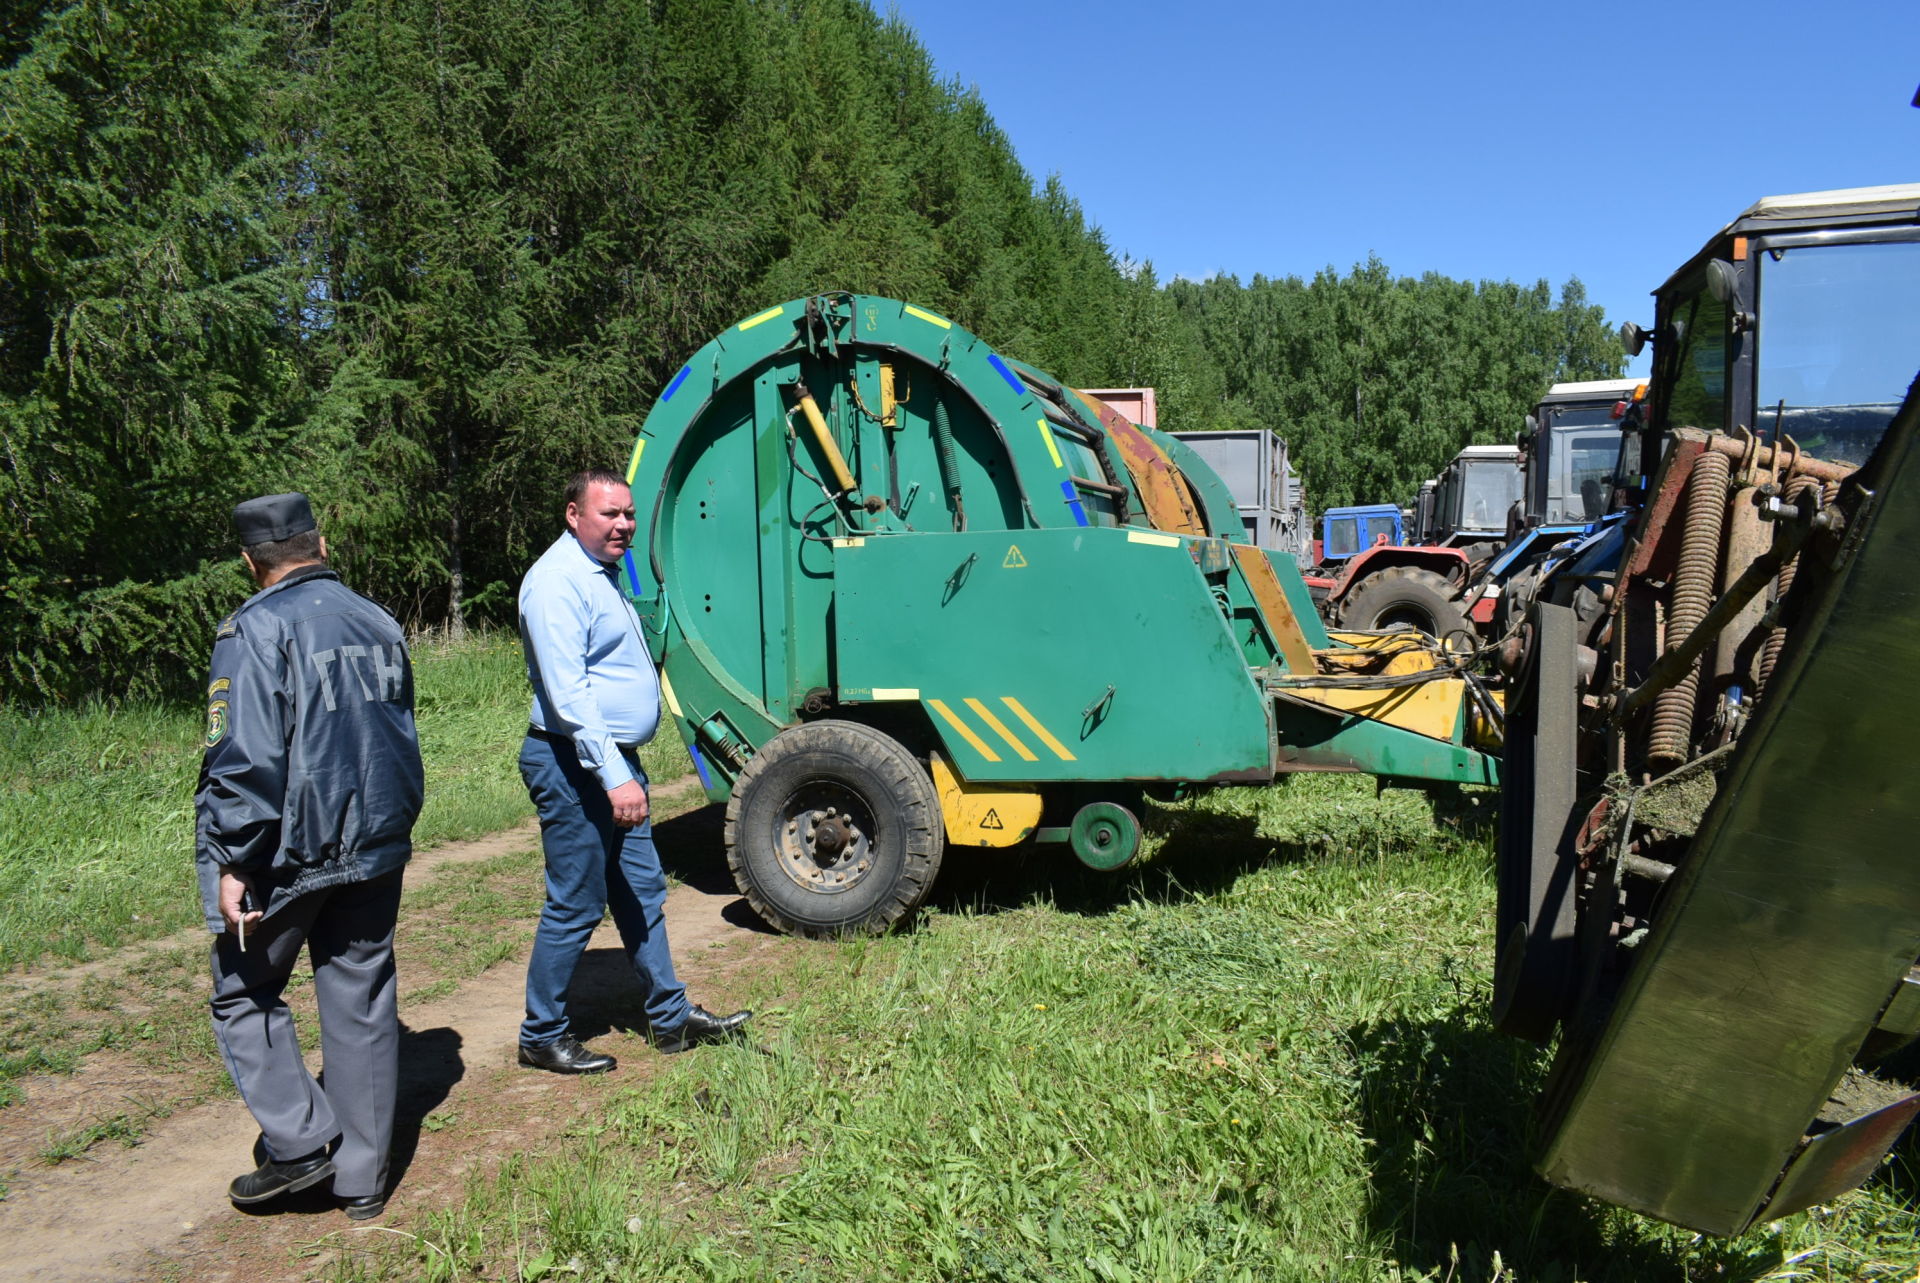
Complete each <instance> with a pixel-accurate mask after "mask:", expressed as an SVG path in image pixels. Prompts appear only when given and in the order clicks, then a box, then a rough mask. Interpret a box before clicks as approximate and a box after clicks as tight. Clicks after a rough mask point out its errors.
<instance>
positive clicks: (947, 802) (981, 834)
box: [928, 753, 1040, 846]
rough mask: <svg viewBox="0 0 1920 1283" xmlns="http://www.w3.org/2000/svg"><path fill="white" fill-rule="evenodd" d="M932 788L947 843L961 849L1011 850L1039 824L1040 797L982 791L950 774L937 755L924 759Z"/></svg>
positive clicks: (1021, 791) (1031, 793)
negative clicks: (928, 769)
mask: <svg viewBox="0 0 1920 1283" xmlns="http://www.w3.org/2000/svg"><path fill="white" fill-rule="evenodd" d="M928 764H929V765H931V766H932V767H933V787H934V789H935V790H936V791H938V793H939V794H940V814H941V817H942V818H943V819H944V820H945V821H946V825H947V840H948V841H949V842H956V843H958V844H960V845H962V846H1012V845H1014V844H1015V843H1016V842H1020V841H1022V840H1024V839H1025V838H1027V837H1029V836H1031V835H1032V833H1033V831H1034V829H1035V828H1037V827H1038V826H1039V824H1040V794H1039V793H1038V792H1037V791H1035V790H1033V789H1019V788H1014V789H1009V788H1006V787H1004V786H1002V787H998V788H992V787H988V788H983V787H979V786H976V785H972V784H969V783H967V782H966V781H965V780H963V779H961V778H960V777H959V776H958V775H956V774H954V770H953V768H952V767H951V766H948V765H947V763H946V760H945V759H944V758H942V757H941V756H940V755H939V754H938V753H932V754H929V755H928Z"/></svg>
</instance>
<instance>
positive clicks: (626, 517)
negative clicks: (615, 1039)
mask: <svg viewBox="0 0 1920 1283" xmlns="http://www.w3.org/2000/svg"><path fill="white" fill-rule="evenodd" d="M634 528H635V522H634V513H633V494H632V492H631V491H630V490H629V489H628V488H627V484H626V482H625V481H623V480H621V478H620V476H619V474H618V473H615V472H611V471H609V470H607V469H605V468H592V469H589V470H587V471H585V472H582V473H579V474H578V475H576V476H575V477H574V478H573V481H572V483H571V484H569V485H568V487H567V533H565V534H563V535H561V536H560V537H559V538H558V539H556V540H554V542H553V545H552V546H551V547H549V548H548V549H547V550H546V552H545V553H543V554H542V555H541V557H540V560H538V561H536V562H534V563H533V568H532V569H530V570H528V571H527V576H526V578H525V579H524V580H523V581H522V582H521V585H520V636H521V639H522V641H523V643H524V644H525V646H526V652H527V679H528V680H529V681H530V682H531V683H532V684H533V714H532V719H531V725H529V727H528V728H527V738H526V740H525V742H524V743H523V744H522V745H521V748H520V777H521V778H522V779H523V780H525V781H526V783H527V792H528V794H529V795H530V796H531V797H532V798H533V804H534V807H535V808H536V809H537V810H538V812H539V814H540V844H541V847H542V849H543V850H544V851H545V853H546V861H547V903H546V907H545V908H544V909H542V910H541V912H540V925H539V927H538V929H537V930H536V931H535V933H534V938H533V957H532V958H531V959H530V960H529V962H528V963H527V1018H526V1021H525V1023H523V1024H522V1025H521V1026H520V1063H521V1064H523V1065H531V1066H533V1067H534V1068H536V1069H550V1070H552V1071H554V1072H555V1073H562V1074H593V1073H601V1072H604V1071H605V1070H609V1069H612V1068H613V1066H614V1059H613V1057H612V1056H607V1055H602V1054H599V1053H597V1052H592V1051H589V1050H587V1049H586V1048H585V1047H583V1046H582V1045H581V1044H580V1042H579V1040H578V1039H576V1038H574V1037H573V1036H572V1035H571V1034H570V1033H569V1032H568V1026H567V986H568V985H569V984H570V983H571V981H572V979H573V971H574V967H575V965H576V964H577V963H578V962H579V961H580V955H581V953H582V952H584V951H585V949H586V947H587V940H588V938H589V937H590V936H592V935H593V930H594V928H595V927H597V926H599V925H600V919H601V916H602V913H603V912H604V910H606V909H607V908H608V907H611V908H612V910H613V921H614V925H615V926H616V927H617V928H619V931H620V940H621V943H622V944H623V945H625V947H626V951H627V957H628V959H629V960H630V961H631V962H632V963H633V969H634V972H635V974H637V975H638V976H639V977H640V983H641V985H642V987H643V988H644V989H645V990H646V995H647V997H646V1015H647V1025H648V1027H649V1029H650V1031H651V1034H652V1038H653V1043H654V1045H655V1046H656V1047H658V1048H659V1049H660V1050H661V1051H663V1052H668V1053H672V1052H679V1051H685V1050H686V1049H687V1048H689V1047H692V1046H696V1045H698V1044H700V1043H703V1042H713V1041H717V1040H719V1039H722V1038H726V1037H729V1036H732V1035H733V1034H735V1032H736V1031H737V1030H738V1029H739V1028H740V1026H742V1025H744V1024H745V1023H746V1022H747V1020H748V1018H749V1017H750V1016H751V1014H752V1013H751V1012H746V1011H737V1012H735V1013H734V1014H732V1015H730V1016H716V1015H714V1014H713V1013H712V1012H710V1011H708V1010H706V1009H705V1008H704V1007H701V1006H699V1005H697V1004H694V1003H690V1002H688V1001H687V990H686V986H685V985H683V984H681V983H680V981H679V979H678V978H677V977H676V976H675V975H674V972H673V955H672V953H671V951H670V950H669V948H668V945H667V923H666V914H665V905H666V899H667V879H666V874H665V873H664V872H663V871H662V870H661V868H660V855H659V852H658V851H656V850H655V849H654V845H653V826H652V824H651V822H650V821H649V819H648V806H647V776H646V772H645V771H643V770H642V769H641V767H640V760H639V757H638V750H639V747H640V746H641V745H642V744H644V743H646V742H647V741H648V740H650V739H652V738H653V733H654V730H655V728H657V727H658V726H659V723H660V680H659V676H658V675H657V674H656V673H655V671H654V667H653V656H652V655H650V654H649V653H648V652H647V643H646V641H645V639H644V638H643V637H642V636H641V632H640V619H639V617H638V616H637V615H636V614H635V613H634V610H633V605H632V603H631V602H629V601H628V600H627V598H626V595H625V594H624V593H622V592H621V591H620V587H619V583H618V580H617V578H616V576H617V575H618V574H619V570H620V559H621V558H622V557H624V556H625V555H626V554H627V550H628V549H629V548H630V547H631V546H632V543H633V533H634Z"/></svg>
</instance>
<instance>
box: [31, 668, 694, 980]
mask: <svg viewBox="0 0 1920 1283" xmlns="http://www.w3.org/2000/svg"><path fill="white" fill-rule="evenodd" d="M414 665H415V674H416V688H417V708H418V721H419V727H420V740H421V750H422V754H423V756H424V758H425V761H426V768H427V800H426V807H425V809H424V811H423V812H422V813H421V816H420V821H419V823H418V824H417V825H416V826H415V829H414V838H415V841H416V842H417V843H419V844H420V845H422V846H428V845H432V844H433V843H436V842H443V841H447V840H450V839H456V838H464V837H471V836H474V835H475V834H480V833H488V832H492V831H494V830H497V829H501V828H505V827H507V826H509V825H511V824H514V823H516V822H518V821H519V820H522V819H524V818H526V817H527V816H528V815H529V814H530V813H531V812H530V807H529V805H528V802H527V795H526V790H525V789H524V788H523V787H522V785H521V783H520V779H519V773H518V770H517V769H516V767H515V766H514V758H515V754H516V752H517V748H518V742H519V737H520V732H521V730H522V729H523V728H524V727H525V725H526V704H527V688H526V676H525V673H524V670H523V668H522V663H521V659H520V651H519V646H518V644H517V642H516V641H515V640H514V639H513V638H512V637H511V636H501V635H495V636H489V637H476V638H473V639H470V640H468V641H465V642H460V643H445V642H434V643H422V644H419V645H416V647H415V648H414ZM202 718H203V714H202V712H201V710H198V709H160V708H151V707H131V708H120V709H107V708H104V707H101V708H86V709H79V710H74V711H43V712H37V713H25V712H20V711H18V710H14V709H7V710H4V711H0V790H4V791H0V972H5V971H9V970H13V969H15V968H18V967H20V966H22V965H25V964H27V963H30V962H34V961H36V960H39V959H41V958H43V957H46V956H49V955H51V956H53V957H55V958H61V959H69V960H78V959H84V958H87V957H90V956H92V954H93V953H94V952H95V951H96V950H97V949H99V948H102V947H106V948H111V947H113V946H115V945H119V944H124V943H127V942H129V941H134V940H143V939H151V938H153V937H155V936H160V935H165V934H167V933H168V932H170V931H174V930H178V929H179V928H181V927H185V926H190V925H192V924H193V923H195V922H197V921H198V920H199V918H200V909H199V891H198V889H197V884H196V882H195V880H194V871H193V790H194V784H195V779H196V777H197V774H198V771H199V766H200V752H201V738H200V737H201V732H202ZM681 755H682V756H683V757H684V756H685V753H684V750H682V751H681Z"/></svg>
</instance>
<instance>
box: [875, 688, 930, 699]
mask: <svg viewBox="0 0 1920 1283" xmlns="http://www.w3.org/2000/svg"><path fill="white" fill-rule="evenodd" d="M873 698H874V699H876V700H883V699H919V698H920V688H919V687H918V686H876V687H874V688H873Z"/></svg>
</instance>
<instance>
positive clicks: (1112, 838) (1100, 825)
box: [1067, 802, 1140, 872]
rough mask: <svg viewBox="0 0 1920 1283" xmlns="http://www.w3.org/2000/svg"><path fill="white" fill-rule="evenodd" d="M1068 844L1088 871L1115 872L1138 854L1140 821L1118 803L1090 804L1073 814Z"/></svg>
mask: <svg viewBox="0 0 1920 1283" xmlns="http://www.w3.org/2000/svg"><path fill="white" fill-rule="evenodd" d="M1067 843H1068V845H1069V846H1071V847H1072V848H1073V854H1074V856H1075V857H1076V858H1077V859H1078V860H1079V861H1080V863H1082V864H1084V865H1086V866H1087V867H1088V868H1090V869H1099V870H1101V871H1103V872H1108V871H1111V870H1113V869H1118V868H1121V867H1123V866H1124V865H1125V864H1127V862H1128V861H1130V860H1132V859H1133V857H1134V856H1135V855H1136V854H1138V853H1139V850H1140V821H1139V820H1137V819H1135V818H1134V815H1133V812H1132V811H1129V810H1128V809H1127V808H1126V807H1124V806H1121V805H1120V804H1119V803H1117V802H1089V803H1088V804H1087V805H1085V806H1083V807H1081V808H1080V810H1079V811H1078V812H1076V813H1075V815H1074V817H1073V827H1072V828H1071V829H1069V830H1068V833H1067Z"/></svg>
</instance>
